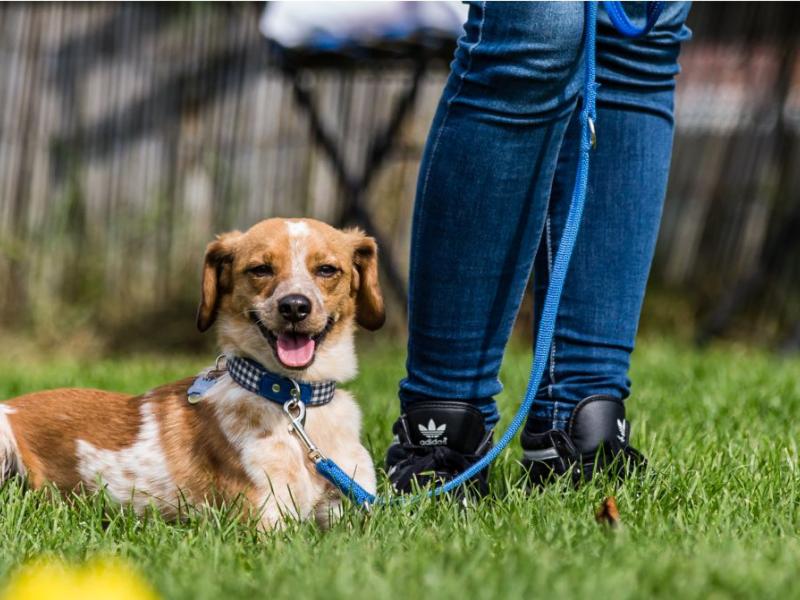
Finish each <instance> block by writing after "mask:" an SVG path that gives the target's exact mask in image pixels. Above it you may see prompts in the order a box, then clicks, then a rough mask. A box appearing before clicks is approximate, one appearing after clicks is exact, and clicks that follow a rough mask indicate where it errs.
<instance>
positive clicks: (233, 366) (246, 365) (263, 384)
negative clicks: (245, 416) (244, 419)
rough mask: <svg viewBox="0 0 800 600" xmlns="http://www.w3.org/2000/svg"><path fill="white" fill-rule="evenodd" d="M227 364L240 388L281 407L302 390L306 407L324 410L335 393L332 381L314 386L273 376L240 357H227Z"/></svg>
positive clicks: (317, 382)
mask: <svg viewBox="0 0 800 600" xmlns="http://www.w3.org/2000/svg"><path fill="white" fill-rule="evenodd" d="M226 364H227V366H228V374H229V375H230V376H231V379H233V380H234V381H235V382H236V383H238V384H239V385H240V386H241V387H243V388H244V389H246V390H249V391H251V392H253V393H254V394H258V395H259V396H261V397H262V398H266V399H267V400H271V401H272V402H277V403H278V404H285V403H287V402H289V401H290V400H292V399H293V398H294V396H295V395H296V394H297V391H296V390H297V389H299V390H300V400H302V401H303V404H305V405H306V406H322V405H323V404H327V403H328V402H330V401H331V400H333V394H334V393H335V392H336V382H335V381H333V380H332V379H329V380H327V381H313V382H305V381H297V380H295V379H289V378H288V377H283V376H282V375H276V374H275V373H270V372H269V371H267V370H266V369H265V368H264V367H262V366H261V365H260V364H258V363H257V362H256V361H254V360H250V359H249V358H242V357H241V356H228V357H227V360H226ZM295 383H296V384H297V385H296V386H295Z"/></svg>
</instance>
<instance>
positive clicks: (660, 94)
mask: <svg viewBox="0 0 800 600" xmlns="http://www.w3.org/2000/svg"><path fill="white" fill-rule="evenodd" d="M642 4H644V3H630V4H626V9H627V10H628V11H629V12H633V11H635V10H636V8H637V7H638V8H639V9H641V8H642V7H641V5H642ZM665 7H666V8H665V10H664V13H663V14H662V15H661V17H660V19H659V21H658V24H657V25H656V27H655V29H654V30H653V31H652V32H650V33H649V34H648V35H647V36H646V37H644V38H643V39H638V40H625V39H623V38H621V37H620V36H619V35H618V34H616V32H615V30H614V29H613V26H612V25H611V24H610V22H609V20H608V17H607V15H606V13H605V11H602V10H601V11H600V12H599V15H598V19H599V22H598V41H597V60H598V68H597V80H598V83H599V84H600V86H599V90H598V98H597V104H598V110H597V148H596V150H595V151H593V153H592V156H591V167H590V176H589V177H590V179H589V181H590V183H589V186H588V194H587V199H586V206H585V209H584V213H583V220H582V223H581V230H580V233H579V235H578V239H577V243H576V245H575V250H574V252H573V255H572V260H571V262H570V266H569V272H568V275H567V280H566V284H565V287H564V292H563V296H562V299H561V305H560V308H559V312H558V321H557V329H556V334H555V338H554V341H553V346H552V348H551V353H550V363H549V365H548V369H547V370H546V372H545V375H544V377H543V379H542V383H541V385H540V387H539V390H538V394H537V400H536V403H535V405H534V408H533V410H532V415H531V419H530V421H529V424H528V427H527V428H526V431H528V432H533V433H541V432H545V431H548V430H551V429H557V430H563V429H565V428H567V427H568V422H569V419H570V418H571V416H572V415H573V411H574V409H575V407H576V405H577V404H578V403H579V402H581V401H582V400H583V399H585V398H587V397H590V396H606V397H608V398H610V399H613V400H615V401H621V400H623V399H625V398H627V397H628V395H629V393H630V381H629V379H628V367H629V362H630V355H631V352H632V351H633V346H634V339H635V337H636V330H637V327H638V322H639V313H640V310H641V306H642V301H643V298H644V291H645V286H646V283H647V277H648V273H649V270H650V263H651V260H652V257H653V251H654V247H655V242H656V237H657V234H658V227H659V221H660V218H661V208H662V204H663V200H664V195H665V192H666V185H667V175H668V171H669V164H670V156H671V151H672V134H673V114H672V109H673V97H674V89H675V75H676V74H677V73H678V70H679V68H678V63H677V59H678V53H679V50H680V44H681V42H682V41H683V40H685V39H687V38H688V35H689V31H688V29H687V28H686V27H685V25H684V21H685V19H686V16H687V13H688V10H689V5H688V3H671V2H668V3H665ZM576 115H577V112H576ZM579 135H580V124H579V122H578V119H577V116H575V117H573V119H572V121H571V123H570V126H569V129H568V132H567V135H566V137H565V141H564V144H563V146H562V149H561V154H560V156H559V162H558V168H557V172H556V176H555V179H554V183H553V191H552V195H551V199H550V207H549V211H548V215H547V220H546V223H545V233H544V236H543V238H542V243H541V246H540V250H539V252H538V253H537V257H536V262H535V272H534V282H535V290H536V294H535V295H536V298H535V304H536V306H537V308H538V309H540V308H541V306H542V304H543V300H544V295H545V293H546V290H547V285H548V283H549V277H548V275H549V268H550V265H551V264H552V259H553V257H554V256H555V252H556V250H557V247H558V242H559V240H560V237H561V233H562V229H563V224H564V221H565V219H566V214H567V211H568V209H569V199H570V195H571V192H572V187H573V183H574V176H575V166H576V160H577V154H578V141H579ZM538 316H539V312H538V311H537V321H538ZM619 409H620V410H621V405H620V407H619ZM615 410H616V409H615ZM618 414H621V415H623V416H622V419H623V422H624V413H621V412H619V411H618ZM612 425H613V426H614V431H615V433H616V431H617V426H616V423H613V424H612ZM622 436H623V437H626V436H627V433H623V434H622Z"/></svg>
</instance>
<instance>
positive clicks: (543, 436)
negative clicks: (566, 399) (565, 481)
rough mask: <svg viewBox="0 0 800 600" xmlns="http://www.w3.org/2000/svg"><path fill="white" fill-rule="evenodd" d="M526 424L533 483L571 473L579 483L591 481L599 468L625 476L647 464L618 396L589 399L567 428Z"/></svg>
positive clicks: (526, 457) (526, 452) (524, 435)
mask: <svg viewBox="0 0 800 600" xmlns="http://www.w3.org/2000/svg"><path fill="white" fill-rule="evenodd" d="M531 429H532V428H531V420H530V419H529V420H528V423H527V424H526V425H525V429H524V430H523V431H522V436H521V438H520V441H521V442H522V451H523V459H522V465H523V467H524V468H525V470H526V471H527V473H528V476H529V478H530V481H531V483H533V484H535V485H543V484H545V483H547V482H548V481H550V480H552V479H554V478H556V477H559V476H561V475H564V474H565V473H571V476H572V480H573V482H574V483H575V484H576V485H577V484H579V483H581V482H582V481H588V480H589V479H591V478H592V476H593V475H594V472H595V469H597V470H599V471H605V472H608V473H609V474H610V475H612V476H615V477H618V478H620V479H623V478H624V477H625V476H626V475H627V473H628V471H629V469H630V468H631V467H634V466H639V467H645V466H646V465H647V461H646V460H645V458H644V456H642V454H641V453H640V452H639V451H638V450H636V449H635V448H633V447H632V446H630V444H629V443H628V441H629V439H630V433H631V425H630V423H629V422H628V420H627V419H626V418H625V405H624V404H623V403H622V401H621V400H619V399H617V398H614V397H612V396H589V397H588V398H585V399H583V400H582V401H581V402H580V403H579V404H578V406H576V407H575V411H574V412H573V413H572V417H571V418H570V420H569V423H568V424H567V429H566V431H561V430H555V429H553V430H550V431H545V432H543V433H534V432H533V431H531Z"/></svg>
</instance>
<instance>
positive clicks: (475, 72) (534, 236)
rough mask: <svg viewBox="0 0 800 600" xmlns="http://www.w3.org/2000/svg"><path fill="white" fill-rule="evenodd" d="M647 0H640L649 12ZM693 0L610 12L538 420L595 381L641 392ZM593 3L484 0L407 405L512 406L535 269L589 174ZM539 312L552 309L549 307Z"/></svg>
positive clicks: (454, 104)
mask: <svg viewBox="0 0 800 600" xmlns="http://www.w3.org/2000/svg"><path fill="white" fill-rule="evenodd" d="M643 5H644V3H638V2H637V3H626V9H627V11H628V13H629V14H630V15H631V16H632V17H636V16H637V12H638V13H639V14H643V9H644V6H643ZM688 12H689V4H688V3H683V2H681V3H669V2H668V3H666V7H665V10H664V13H663V14H662V15H661V18H660V19H659V21H658V24H657V25H656V27H655V28H654V29H653V31H652V32H651V33H649V34H648V35H647V36H646V37H644V38H643V39H638V40H626V39H623V38H621V37H620V36H619V35H617V34H616V33H615V30H614V28H613V26H612V25H611V23H610V21H609V19H608V17H607V15H606V14H605V12H604V11H603V9H602V8H601V9H600V11H599V14H598V36H597V62H598V69H597V80H598V83H599V84H600V87H599V90H598V101H597V103H598V116H597V137H598V144H597V149H596V150H595V151H594V152H593V154H592V163H591V175H590V182H589V191H588V196H587V201H586V208H585V210H584V216H583V221H582V224H581V231H580V235H579V237H578V241H577V244H576V247H575V251H574V254H573V256H572V261H571V263H570V270H569V274H568V276H567V281H566V286H565V289H564V293H563V297H562V300H561V307H560V309H559V312H558V320H557V328H556V333H555V338H554V342H553V346H552V349H551V352H550V361H549V365H548V369H547V371H546V373H545V376H544V378H543V380H542V383H541V385H540V387H539V390H538V393H537V400H536V404H535V406H534V409H533V418H534V421H535V422H536V423H538V424H539V426H540V428H541V429H550V428H563V427H564V426H565V424H566V421H567V419H568V418H569V415H570V413H571V410H572V409H573V408H574V406H575V405H576V404H577V403H578V402H579V401H580V400H581V399H583V398H585V397H587V396H590V395H592V394H609V395H612V396H615V397H617V398H626V397H627V396H628V395H629V393H630V381H629V379H628V366H629V361H630V355H631V352H632V351H633V346H634V339H635V337H636V330H637V326H638V320H639V313H640V310H641V306H642V300H643V297H644V290H645V285H646V282H647V277H648V272H649V269H650V263H651V260H652V256H653V250H654V246H655V241H656V236H657V232H658V227H659V221H660V217H661V208H662V204H663V199H664V194H665V190H666V184H667V174H668V170H669V163H670V154H671V149H672V136H673V97H674V90H675V76H676V75H677V73H678V71H679V67H678V62H677V59H678V53H679V50H680V44H681V42H682V41H684V40H686V39H688V37H689V35H690V34H689V30H688V28H687V27H686V26H685V25H684V22H685V19H686V16H687V14H688ZM583 29H584V8H583V6H582V4H581V3H578V2H575V3H573V2H553V3H550V2H546V3H545V2H542V3H539V2H479V3H472V4H471V5H470V11H469V19H468V21H467V23H466V25H465V33H464V35H463V36H462V37H461V38H460V39H459V41H458V48H457V50H456V54H455V59H454V61H453V63H452V65H451V73H450V76H449V78H448V81H447V85H446V87H445V89H444V92H443V94H442V98H441V100H440V102H439V106H438V109H437V112H436V116H435V118H434V121H433V124H432V126H431V130H430V133H429V136H428V141H427V145H426V148H425V153H424V156H423V160H422V163H421V165H420V172H419V180H418V185H417V195H416V204H415V208H414V221H413V231H412V240H411V262H410V285H409V340H408V358H407V363H406V368H407V377H406V378H405V379H403V381H402V382H401V384H400V398H401V402H402V403H403V405H407V404H408V403H410V402H414V401H418V400H423V399H429V398H437V399H453V400H464V401H469V402H472V403H474V404H476V405H477V406H478V407H480V408H481V410H482V411H483V412H484V414H485V415H486V417H487V424H488V426H492V425H493V424H494V423H495V422H496V421H497V418H498V413H497V408H496V406H495V403H494V401H493V396H495V395H496V394H498V393H499V392H500V391H501V390H502V385H501V384H500V381H499V379H498V373H499V370H500V363H501V361H502V358H503V353H504V350H505V347H506V343H507V342H508V338H509V335H510V333H511V329H512V326H513V324H514V320H515V318H516V315H517V311H518V309H519V306H520V302H521V300H522V297H523V294H524V292H525V288H526V285H527V282H528V279H529V277H530V275H531V272H532V271H533V279H534V289H535V305H536V307H541V304H542V302H541V300H542V298H543V296H544V292H545V290H546V288H547V284H548V275H549V270H550V266H551V264H552V260H553V257H554V255H555V252H556V249H557V245H558V242H559V239H560V237H561V230H562V226H563V223H564V219H565V217H566V214H567V210H568V208H569V201H570V195H571V191H572V187H573V178H574V173H575V161H576V158H577V154H578V139H579V123H578V110H577V109H576V107H578V105H579V103H580V94H581V86H582V81H583V69H582V66H583V65H582V63H583V44H582V37H583ZM537 320H538V312H537Z"/></svg>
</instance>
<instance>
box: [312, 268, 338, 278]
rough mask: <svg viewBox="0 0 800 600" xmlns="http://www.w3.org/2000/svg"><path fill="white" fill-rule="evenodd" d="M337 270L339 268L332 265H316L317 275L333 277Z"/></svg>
mask: <svg viewBox="0 0 800 600" xmlns="http://www.w3.org/2000/svg"><path fill="white" fill-rule="evenodd" d="M338 272H339V269H338V268H337V267H334V266H333V265H320V266H318V267H317V275H319V276H320V277H333V276H334V275H336V274H337V273H338Z"/></svg>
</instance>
